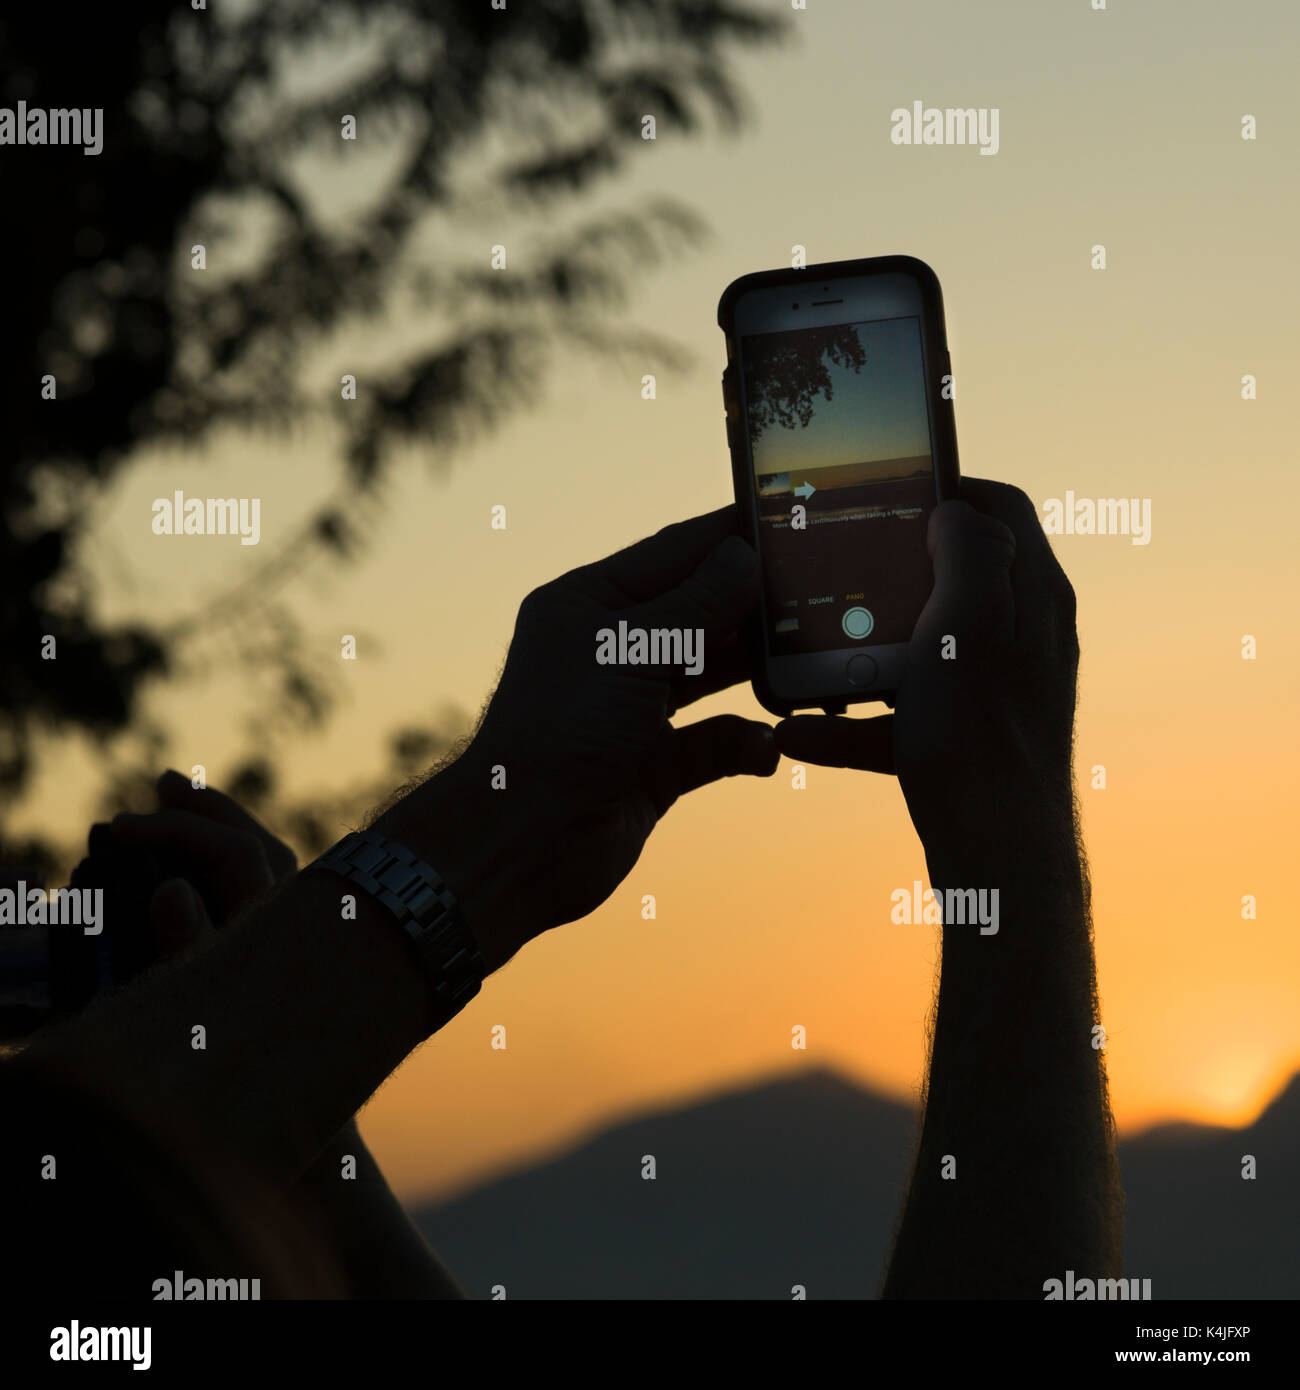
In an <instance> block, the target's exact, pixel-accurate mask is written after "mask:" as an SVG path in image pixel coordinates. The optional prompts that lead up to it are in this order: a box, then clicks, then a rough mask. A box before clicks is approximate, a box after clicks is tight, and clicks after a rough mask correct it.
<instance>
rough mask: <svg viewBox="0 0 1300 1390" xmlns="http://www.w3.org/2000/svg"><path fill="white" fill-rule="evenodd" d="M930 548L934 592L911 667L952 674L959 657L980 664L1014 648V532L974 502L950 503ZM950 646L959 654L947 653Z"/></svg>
mask: <svg viewBox="0 0 1300 1390" xmlns="http://www.w3.org/2000/svg"><path fill="white" fill-rule="evenodd" d="M926 543H927V545H928V546H929V550H930V555H931V558H932V559H933V561H934V589H933V591H932V592H931V594H930V598H929V601H928V602H927V603H926V605H925V608H924V609H923V610H922V612H921V616H920V618H919V619H918V620H917V624H916V631H915V632H914V633H913V634H912V643H911V649H910V651H909V652H908V665H909V666H911V665H918V664H919V665H934V664H937V663H940V662H942V663H943V665H944V667H945V668H946V669H947V670H952V669H953V666H952V664H951V657H952V656H954V655H955V656H956V657H957V658H958V660H962V659H963V658H965V657H966V656H967V655H971V656H973V657H974V658H975V660H976V661H979V660H980V659H981V658H984V659H987V658H989V657H991V656H992V655H994V654H996V653H998V652H1000V651H1002V650H1004V649H1005V648H1007V647H1009V646H1010V645H1011V644H1012V642H1013V641H1014V640H1015V635H1016V610H1015V601H1014V598H1013V596H1012V590H1011V566H1012V564H1013V563H1014V561H1015V558H1016V538H1015V534H1014V532H1013V531H1012V530H1011V528H1010V527H1009V526H1007V525H1006V524H1005V523H1003V522H1001V521H999V520H998V519H997V518H996V517H994V516H989V515H988V514H987V513H986V512H977V511H976V510H975V508H974V507H972V506H971V505H970V504H969V503H968V502H956V501H952V502H944V503H942V504H941V505H940V506H938V507H936V508H935V509H934V511H933V512H932V513H931V515H930V524H929V529H928V531H927V533H926ZM949 641H951V643H952V644H953V646H954V647H955V651H947V652H945V644H947V643H948V642H949Z"/></svg>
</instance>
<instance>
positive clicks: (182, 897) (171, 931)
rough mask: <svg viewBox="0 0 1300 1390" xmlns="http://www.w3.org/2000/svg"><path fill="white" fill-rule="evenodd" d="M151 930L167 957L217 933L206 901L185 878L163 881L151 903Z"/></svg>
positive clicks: (161, 950) (155, 891)
mask: <svg viewBox="0 0 1300 1390" xmlns="http://www.w3.org/2000/svg"><path fill="white" fill-rule="evenodd" d="M149 926H150V928H151V929H152V931H153V935H154V940H155V941H156V942H157V943H158V949H159V951H160V952H161V953H162V954H163V955H164V956H170V955H175V954H176V952H178V951H183V950H184V949H185V948H186V947H187V946H192V945H193V944H194V943H195V942H196V941H197V940H198V939H199V937H201V936H202V935H204V933H205V932H210V931H212V930H214V928H213V926H212V922H211V920H210V919H209V917H208V913H207V909H206V908H205V907H204V906H203V899H202V898H200V897H199V895H198V892H197V891H196V890H195V889H194V887H193V886H192V885H191V884H189V883H187V882H186V881H185V880H184V879H183V878H169V879H166V880H164V881H163V882H162V883H160V884H159V885H158V887H157V888H156V889H155V890H154V895H153V897H152V898H150V900H149Z"/></svg>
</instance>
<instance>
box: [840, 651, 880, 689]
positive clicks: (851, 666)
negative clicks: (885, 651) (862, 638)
mask: <svg viewBox="0 0 1300 1390" xmlns="http://www.w3.org/2000/svg"><path fill="white" fill-rule="evenodd" d="M878 669H879V668H878V667H877V666H876V663H875V662H874V661H873V660H872V659H871V658H870V657H869V656H867V655H866V653H864V652H859V653H858V654H857V656H851V657H849V659H848V662H847V664H846V665H845V667H844V674H845V675H846V676H847V677H848V678H849V684H850V685H856V686H867V685H871V684H872V683H873V682H874V681H875V679H876V675H877V672H878Z"/></svg>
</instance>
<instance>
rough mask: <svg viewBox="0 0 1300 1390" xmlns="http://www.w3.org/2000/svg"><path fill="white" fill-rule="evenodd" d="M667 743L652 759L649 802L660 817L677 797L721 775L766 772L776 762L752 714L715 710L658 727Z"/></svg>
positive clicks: (767, 732) (768, 737)
mask: <svg viewBox="0 0 1300 1390" xmlns="http://www.w3.org/2000/svg"><path fill="white" fill-rule="evenodd" d="M664 738H665V741H666V743H667V747H666V748H665V749H664V750H663V751H662V753H661V755H660V756H659V757H658V758H656V759H655V768H656V772H657V774H658V776H657V780H658V786H657V787H656V788H655V798H654V799H655V804H656V808H657V809H658V812H659V814H660V815H661V816H662V815H663V814H664V813H665V812H666V811H667V810H668V808H669V807H670V806H671V805H672V804H673V802H674V801H676V799H677V798H678V797H679V796H685V795H686V793H687V792H693V791H695V790H696V788H697V787H705V786H708V784H709V783H710V782H717V781H720V780H721V779H722V778H723V777H736V776H740V775H745V776H750V777H770V776H771V775H772V774H773V773H774V772H775V771H776V769H777V766H778V765H779V763H780V761H781V757H780V754H779V753H778V752H777V751H776V745H775V744H774V743H773V741H772V730H771V727H770V726H769V725H767V724H762V723H759V722H758V721H757V720H755V719H742V718H741V717H740V715H738V714H719V715H716V716H715V717H714V718H712V719H701V720H700V721H699V722H698V723H695V724H688V725H686V727H685V728H682V729H675V728H673V727H671V726H669V727H668V728H666V729H665V730H664Z"/></svg>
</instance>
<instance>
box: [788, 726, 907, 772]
mask: <svg viewBox="0 0 1300 1390" xmlns="http://www.w3.org/2000/svg"><path fill="white" fill-rule="evenodd" d="M775 735H776V746H777V747H778V748H779V749H780V750H781V752H782V753H784V754H785V756H786V757H787V758H794V759H795V760H796V761H797V762H803V763H817V764H818V765H819V766H821V767H856V768H858V769H860V770H861V771H863V772H888V773H892V772H894V770H895V769H894V716H893V715H892V714H879V715H875V716H874V717H873V718H871V719H845V718H842V717H841V716H839V715H834V716H827V715H822V714H799V715H795V716H794V717H793V718H792V719H783V720H782V721H781V722H780V723H779V724H778V725H777V726H776V730H775Z"/></svg>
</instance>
